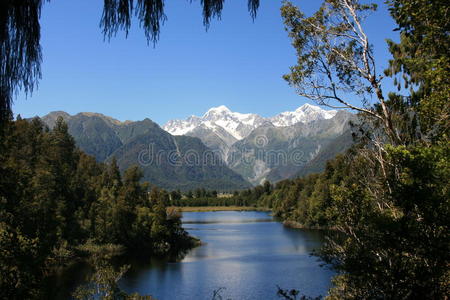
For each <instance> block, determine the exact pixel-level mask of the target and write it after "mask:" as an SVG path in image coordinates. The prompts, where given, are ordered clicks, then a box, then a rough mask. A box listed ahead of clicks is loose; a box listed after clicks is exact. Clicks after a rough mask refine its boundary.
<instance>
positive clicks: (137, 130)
mask: <svg viewBox="0 0 450 300" xmlns="http://www.w3.org/2000/svg"><path fill="white" fill-rule="evenodd" d="M59 116H61V117H63V119H64V120H65V121H66V123H67V124H68V127H69V133H70V134H71V135H72V136H73V137H74V138H75V141H76V143H77V145H78V146H79V147H80V148H81V149H82V150H83V151H85V152H86V153H88V154H90V155H93V156H94V157H95V158H96V159H97V160H98V161H109V160H111V159H112V157H115V158H116V159H117V163H118V165H119V167H120V169H121V170H125V169H127V168H129V167H130V166H132V165H138V166H139V167H140V168H141V169H142V170H143V173H144V180H146V181H149V182H150V183H152V184H155V185H157V186H159V187H162V188H166V189H169V190H171V189H181V190H189V189H194V188H198V187H204V188H207V189H215V190H219V191H231V190H235V189H242V188H247V187H249V186H250V184H249V183H248V182H247V181H246V180H245V179H243V178H242V176H241V175H239V174H237V173H235V172H234V171H232V170H231V169H230V168H228V166H227V165H226V164H225V163H224V162H223V161H222V159H221V158H220V156H218V155H216V154H215V153H213V152H212V151H211V150H210V149H209V148H207V147H206V146H205V145H204V144H203V143H202V142H201V140H200V139H198V138H195V137H190V136H172V135H171V134H169V133H168V132H166V131H164V130H163V129H161V128H160V127H159V125H158V124H156V123H154V122H153V121H151V120H150V119H145V120H142V121H137V122H132V121H126V122H120V121H118V120H115V119H113V118H110V117H108V116H104V115H101V114H97V113H79V114H76V115H73V116H71V115H69V114H67V113H65V112H53V113H50V114H48V115H46V116H44V117H42V120H43V121H44V122H45V123H46V124H47V125H48V126H49V127H52V126H53V125H54V123H55V121H56V119H57V118H58V117H59Z"/></svg>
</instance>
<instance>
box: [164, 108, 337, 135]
mask: <svg viewBox="0 0 450 300" xmlns="http://www.w3.org/2000/svg"><path fill="white" fill-rule="evenodd" d="M336 113H337V111H335V110H324V109H322V108H320V107H318V106H314V105H310V104H304V105H302V106H300V107H299V108H298V109H296V110H295V111H288V112H283V113H280V114H278V115H276V116H274V117H271V118H263V117H261V116H259V115H257V114H242V113H238V112H232V111H230V110H229V109H228V108H227V107H226V106H224V105H221V106H219V107H213V108H211V109H210V110H208V111H207V112H206V113H205V114H204V115H203V116H202V117H197V116H191V117H189V118H187V119H186V120H171V121H169V122H167V123H166V124H165V125H164V126H163V129H164V130H166V131H167V132H169V133H171V134H173V135H189V133H191V132H194V130H195V129H196V128H198V127H200V126H201V127H202V128H203V129H205V128H209V129H211V130H212V131H215V132H218V131H222V130H225V131H226V132H227V133H228V134H230V135H231V136H233V137H234V138H235V139H236V140H242V139H243V138H245V137H247V136H248V135H249V134H250V133H251V132H252V131H253V130H254V129H256V128H258V127H259V126H261V125H262V124H264V123H267V122H270V123H272V124H273V125H274V126H276V127H282V126H291V125H294V124H297V123H309V122H312V121H316V120H324V119H331V118H332V117H334V116H335V115H336Z"/></svg>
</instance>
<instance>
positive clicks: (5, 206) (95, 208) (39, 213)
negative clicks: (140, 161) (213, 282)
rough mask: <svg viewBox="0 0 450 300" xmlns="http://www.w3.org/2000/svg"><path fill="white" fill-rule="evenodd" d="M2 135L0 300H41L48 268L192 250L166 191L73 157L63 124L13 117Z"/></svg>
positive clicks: (136, 175) (131, 173) (132, 174)
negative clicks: (78, 260)
mask: <svg viewBox="0 0 450 300" xmlns="http://www.w3.org/2000/svg"><path fill="white" fill-rule="evenodd" d="M0 135H1V136H0V249H1V250H0V273H1V276H0V298H2V299H7V298H11V299H30V298H45V296H44V295H43V294H42V290H41V286H42V280H43V279H44V278H45V277H46V276H47V275H49V274H50V273H51V272H52V270H53V268H54V267H55V266H59V265H63V264H64V263H66V262H70V261H72V260H73V259H74V258H75V257H79V256H83V255H89V254H90V253H91V252H95V251H105V249H106V250H107V249H113V250H114V251H120V250H121V249H123V250H125V251H134V252H139V253H145V254H147V253H157V254H165V253H169V252H171V251H177V250H179V249H182V248H186V247H189V246H190V242H191V240H190V239H189V237H188V235H187V233H186V232H185V231H184V230H183V228H182V227H181V221H180V216H179V215H178V214H177V213H176V212H174V213H169V215H168V213H167V212H166V207H167V205H168V201H167V198H166V196H165V195H166V193H165V192H163V191H160V190H158V189H157V188H152V189H151V191H150V193H149V190H150V186H149V184H148V183H141V182H140V180H141V177H142V173H141V171H140V170H139V169H138V168H137V167H132V168H130V169H128V170H127V171H125V172H124V174H123V175H121V174H120V172H119V169H118V167H117V164H116V162H115V161H113V162H112V163H111V164H101V163H97V162H96V161H95V159H94V158H93V157H90V156H88V155H86V154H84V153H83V152H81V151H80V150H78V149H77V148H76V146H75V143H74V140H73V138H72V137H71V136H70V135H69V134H68V131H67V126H66V124H65V123H64V122H63V121H62V119H58V121H57V122H56V125H55V127H54V129H53V130H49V129H48V128H47V127H46V126H44V124H43V123H42V122H41V121H40V120H39V119H37V118H36V119H33V120H31V121H27V120H21V119H20V118H18V120H17V121H9V122H7V123H5V124H4V125H3V126H2V128H1V130H0Z"/></svg>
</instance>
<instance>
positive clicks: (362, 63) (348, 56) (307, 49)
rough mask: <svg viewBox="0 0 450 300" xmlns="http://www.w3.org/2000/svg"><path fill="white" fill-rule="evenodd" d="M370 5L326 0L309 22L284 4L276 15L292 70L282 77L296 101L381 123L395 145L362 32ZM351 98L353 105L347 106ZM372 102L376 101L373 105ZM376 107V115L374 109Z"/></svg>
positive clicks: (396, 137)
mask: <svg viewBox="0 0 450 300" xmlns="http://www.w3.org/2000/svg"><path fill="white" fill-rule="evenodd" d="M376 9H377V6H376V5H375V4H360V3H359V2H358V1H354V0H326V1H324V2H323V4H322V6H321V7H320V9H319V10H318V11H317V12H316V13H315V14H314V15H312V16H311V17H306V16H305V15H304V14H303V13H302V12H301V11H300V10H299V8H298V7H296V6H294V5H293V4H292V3H290V2H285V4H284V5H283V7H282V9H281V14H282V16H283V19H284V23H285V25H286V30H287V31H288V32H289V36H290V37H291V39H292V45H293V46H294V47H295V49H296V50H297V57H298V61H297V65H295V66H293V67H291V73H290V74H287V75H285V76H284V78H285V79H286V80H287V81H288V82H289V84H290V85H291V86H293V87H294V88H295V89H296V91H297V93H298V94H299V95H300V96H304V97H307V98H309V99H311V100H314V101H316V102H317V103H318V104H321V105H326V106H329V107H333V108H349V109H353V110H355V111H357V112H361V113H363V114H366V115H368V116H370V117H373V118H375V119H376V120H378V121H379V122H381V124H383V126H384V129H385V132H386V134H387V135H388V136H389V137H390V139H391V142H393V143H396V144H400V143H401V141H400V137H399V134H398V132H397V131H396V129H395V128H394V124H393V116H392V112H391V111H390V109H389V107H388V104H387V103H386V101H387V100H386V99H385V95H384V94H383V91H382V84H381V80H382V74H381V73H379V71H378V70H377V68H376V62H375V57H374V55H373V45H371V43H370V40H369V37H368V36H367V34H366V33H365V31H364V27H363V22H364V20H365V18H366V17H367V15H368V14H369V13H370V12H371V11H374V10H376ZM351 97H356V99H358V101H359V105H358V104H352V101H351ZM372 98H375V99H376V102H375V103H374V102H372V101H371V100H372ZM374 104H377V105H379V107H380V108H381V109H380V110H377V109H375V107H374Z"/></svg>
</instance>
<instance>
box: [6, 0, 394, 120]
mask: <svg viewBox="0 0 450 300" xmlns="http://www.w3.org/2000/svg"><path fill="white" fill-rule="evenodd" d="M293 2H294V3H295V4H297V5H299V6H300V7H302V9H303V10H304V11H306V12H307V13H312V12H313V11H314V10H315V9H316V8H317V6H318V5H319V4H320V2H321V1H318V0H315V1H311V0H302V1H300V0H296V1H293ZM377 2H378V3H379V5H380V8H379V11H378V12H377V13H376V14H374V15H373V16H371V17H370V18H369V20H368V22H367V25H366V31H367V33H368V35H369V36H370V38H371V41H372V43H373V44H374V45H375V50H376V52H375V53H376V58H377V59H378V61H379V62H381V63H380V66H379V68H380V69H381V68H383V67H385V66H386V63H387V59H388V58H389V53H388V51H387V46H386V43H385V39H386V38H393V39H397V33H395V32H393V31H392V29H393V28H395V24H394V22H393V21H392V19H391V18H390V17H389V14H388V12H387V8H386V6H385V5H384V4H383V2H384V1H377ZM102 5H103V1H101V0H94V1H93V0H77V1H72V0H54V1H51V2H50V3H45V4H44V9H43V13H42V18H41V24H42V39H41V44H42V47H43V56H44V61H43V65H42V75H43V77H42V80H41V81H40V83H39V88H38V89H37V90H36V91H35V92H34V93H33V95H32V96H31V97H30V96H29V97H28V98H26V97H25V95H23V94H19V95H18V97H17V98H16V100H15V104H14V113H15V114H18V113H20V114H21V115H22V117H31V116H35V115H39V116H42V115H45V114H47V113H48V112H50V111H54V110H64V111H66V112H68V113H71V114H75V113H78V112H83V111H90V112H100V113H103V114H106V115H109V116H112V117H114V118H117V119H119V120H141V119H144V118H146V117H148V118H150V119H152V120H154V121H156V122H158V123H160V124H164V123H165V122H166V121H168V120H170V119H180V118H181V119H184V118H186V117H187V116H189V115H192V114H195V115H201V114H203V113H204V112H205V111H206V110H207V109H209V108H210V107H212V106H218V105H222V104H224V105H226V106H228V107H229V108H230V109H231V110H233V111H238V112H243V113H246V112H254V113H258V114H260V115H262V116H272V115H275V114H277V113H279V112H282V111H286V110H294V109H295V108H297V107H298V106H300V105H302V104H304V103H306V102H307V100H306V99H303V98H300V97H299V96H297V95H296V94H295V92H294V90H293V89H291V88H290V87H289V86H288V85H287V83H286V82H285V81H284V80H283V79H282V78H281V76H282V75H283V74H285V73H287V72H288V70H289V67H290V66H291V65H294V64H295V61H296V58H295V51H294V49H293V47H292V46H291V44H290V40H289V39H288V37H287V33H286V32H285V31H284V27H283V24H282V20H281V17H280V11H279V8H280V6H281V1H278V0H262V1H261V6H260V9H259V11H258V16H257V18H256V20H255V21H254V22H253V21H252V19H251V17H250V15H249V14H248V11H247V0H228V1H225V5H224V11H223V14H222V20H221V21H213V22H212V24H211V26H210V28H209V30H208V31H207V32H206V31H205V28H204V26H203V24H202V16H201V7H200V1H199V0H197V1H193V2H192V3H191V4H190V3H189V1H187V0H176V1H172V0H168V1H166V14H167V16H168V21H167V22H166V23H165V25H164V26H163V28H162V30H161V38H160V41H159V42H158V43H157V44H156V46H155V47H153V45H151V44H150V45H147V41H146V39H145V37H144V34H143V32H142V30H141V29H139V28H138V26H133V28H132V30H131V32H130V34H129V36H128V38H125V35H124V34H123V33H120V34H119V35H118V36H117V37H116V38H113V39H112V40H111V41H110V42H109V43H108V42H105V41H104V39H103V35H102V33H101V29H100V28H99V23H100V18H101V13H102ZM135 25H136V22H135Z"/></svg>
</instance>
